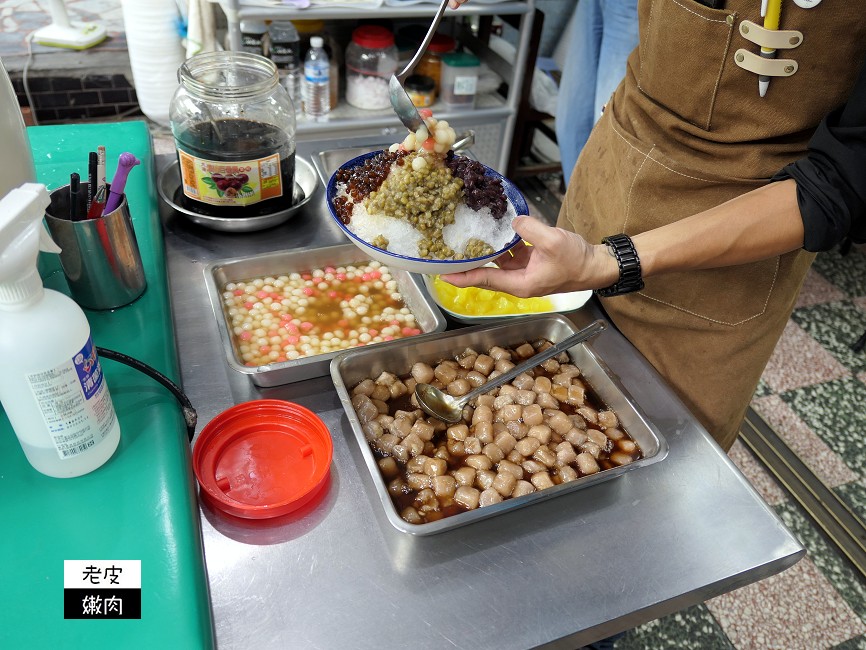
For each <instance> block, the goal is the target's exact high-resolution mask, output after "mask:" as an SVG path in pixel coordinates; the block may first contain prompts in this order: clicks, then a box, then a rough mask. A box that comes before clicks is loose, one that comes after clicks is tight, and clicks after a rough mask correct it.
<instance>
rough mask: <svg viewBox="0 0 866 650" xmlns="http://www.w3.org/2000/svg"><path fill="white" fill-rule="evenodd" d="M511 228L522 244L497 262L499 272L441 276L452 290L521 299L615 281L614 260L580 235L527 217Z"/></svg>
mask: <svg viewBox="0 0 866 650" xmlns="http://www.w3.org/2000/svg"><path fill="white" fill-rule="evenodd" d="M512 227H513V228H514V232H516V233H517V234H518V235H520V237H521V239H522V240H523V241H520V242H518V244H517V245H516V246H514V248H512V249H511V251H509V252H506V253H505V254H503V255H500V256H499V257H498V258H497V259H496V264H497V266H498V267H499V268H491V267H481V268H478V269H473V270H471V271H466V272H465V273H449V274H447V275H442V276H441V278H442V279H443V280H445V281H446V282H449V283H450V284H453V285H454V286H455V287H461V288H462V287H484V288H486V289H493V290H494V291H504V292H505V293H509V294H511V295H512V296H517V297H519V298H528V297H530V296H546V295H549V294H551V293H560V292H565V291H580V290H584V289H600V288H603V287H607V286H610V285H611V284H613V283H614V282H616V281H617V279H618V278H619V267H618V265H617V262H616V259H615V258H614V257H613V256H611V255H610V254H609V253H608V252H607V250H608V249H607V246H606V245H604V244H599V245H597V246H593V245H592V244H590V243H589V242H587V241H586V240H585V239H584V238H583V237H581V236H580V235H576V234H575V233H572V232H568V231H567V230H563V229H561V228H552V227H550V226H547V225H545V224H543V223H541V222H540V221H538V220H537V219H533V218H531V217H522V216H521V217H515V219H514V221H513V222H512ZM524 242H529V243H530V244H531V246H527V245H526V244H525V243H524Z"/></svg>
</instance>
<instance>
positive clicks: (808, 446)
mask: <svg viewBox="0 0 866 650" xmlns="http://www.w3.org/2000/svg"><path fill="white" fill-rule="evenodd" d="M864 296H866V248H862V247H861V248H857V247H855V248H854V249H853V250H852V251H851V252H850V253H849V254H848V255H847V256H844V257H843V256H841V255H840V254H839V253H838V252H837V251H833V252H828V253H822V254H820V255H819V256H818V258H817V260H816V262H815V265H814V267H813V269H812V271H811V272H810V275H809V278H808V280H807V283H806V286H805V287H804V289H803V292H802V294H801V296H800V300H799V302H798V304H797V307H796V309H795V310H794V313H793V315H792V317H791V320H790V321H789V323H788V326H787V327H786V328H785V332H784V335H783V337H782V339H781V340H780V341H779V344H778V346H777V347H776V351H775V353H774V354H773V357H772V358H771V359H770V362H769V364H768V366H767V368H766V371H765V372H764V375H763V378H762V383H761V387H760V389H759V391H758V393H757V394H756V395H755V397H754V399H753V401H752V407H753V408H754V409H755V411H757V412H758V413H759V414H760V415H761V416H762V417H763V418H764V419H765V420H766V421H767V422H768V423H769V424H770V425H771V426H772V427H773V429H774V430H775V431H776V432H777V433H778V434H779V435H780V436H781V437H782V438H783V439H784V440H785V442H786V443H787V444H788V446H789V447H790V448H791V449H793V450H794V451H795V452H796V453H797V454H798V455H799V456H800V457H801V458H802V459H803V460H804V461H805V462H806V464H807V465H808V466H809V467H810V468H811V469H812V471H814V472H815V473H816V474H817V475H818V476H819V477H820V478H821V480H822V481H823V482H824V483H825V484H826V485H827V486H829V487H831V488H832V489H833V490H835V491H836V492H837V494H839V495H840V496H841V498H842V499H843V500H844V501H845V502H846V503H848V505H849V506H850V507H851V509H852V510H853V511H854V512H855V513H857V515H858V516H859V517H860V518H861V519H863V518H866V351H861V352H859V353H857V352H854V351H852V350H851V347H850V346H851V344H852V343H853V342H855V341H856V340H857V339H858V338H859V336H860V335H861V334H862V333H863V332H864V331H866V298H864ZM730 455H731V458H732V460H733V461H734V462H735V463H736V465H737V466H738V467H739V468H740V470H741V471H742V472H743V473H744V474H745V475H746V477H748V479H749V480H750V481H751V482H752V484H753V485H754V486H755V488H756V489H757V490H758V491H759V492H760V493H761V495H762V496H763V497H764V499H766V501H767V502H768V503H769V504H770V505H771V506H772V507H773V508H774V509H775V510H776V512H778V513H779V516H780V517H781V518H782V520H783V521H784V522H785V524H786V525H787V526H788V527H789V528H790V529H791V530H792V531H793V532H794V533H795V534H796V535H797V537H798V538H799V539H800V541H801V542H802V543H803V545H804V546H806V548H807V549H808V554H807V556H806V558H805V559H803V560H802V561H800V562H799V563H798V564H796V565H795V566H794V567H792V568H791V569H789V570H787V571H785V572H783V573H781V574H779V575H777V576H774V577H772V578H769V579H767V580H763V581H761V582H758V583H756V584H753V585H750V586H748V587H745V588H743V589H739V590H737V591H734V592H731V593H728V594H725V595H722V596H719V597H717V598H714V599H712V600H710V601H708V602H707V603H705V604H704V605H701V606H699V607H693V608H691V609H689V610H686V611H684V612H680V613H678V614H676V615H674V616H671V617H668V618H666V619H663V620H661V621H656V622H653V623H650V624H647V625H644V626H642V627H640V628H637V629H636V630H633V631H631V632H629V633H628V634H626V636H625V637H623V638H622V639H620V640H619V641H618V642H617V643H616V645H615V647H616V649H617V650H632V649H635V650H636V649H638V648H640V649H648V648H654V649H655V648H659V649H661V648H684V649H685V648H695V649H700V650H703V649H705V648H736V649H737V650H767V649H770V648H778V649H780V650H793V649H803V650H820V649H823V648H839V649H844V650H854V649H855V648H857V649H860V650H864V649H866V584H864V582H863V581H862V579H860V577H859V574H858V573H856V572H855V571H853V570H852V569H851V568H850V566H849V565H847V564H846V560H845V559H844V558H843V557H841V555H840V554H839V553H838V551H836V550H835V549H834V548H833V547H832V545H831V544H830V543H828V542H827V541H826V540H825V539H824V538H823V537H822V535H821V533H820V532H819V530H818V529H817V528H816V527H815V526H814V524H813V523H812V522H811V521H810V520H809V519H808V517H807V516H806V515H805V514H804V512H803V511H802V510H800V508H799V506H798V505H797V504H796V503H794V502H793V500H792V499H791V498H790V497H789V495H788V494H787V493H786V492H785V490H784V489H782V488H781V487H779V486H778V485H777V484H776V483H775V481H774V479H773V478H772V477H771V476H770V475H769V474H768V473H767V472H766V471H765V470H764V468H763V467H762V466H761V464H760V463H759V462H758V461H756V460H755V459H754V458H753V457H752V455H751V453H750V452H749V451H748V450H747V449H746V447H745V446H744V445H743V444H742V443H740V442H737V443H736V444H735V445H734V448H733V449H732V450H731V454H730ZM731 523H732V525H736V522H731Z"/></svg>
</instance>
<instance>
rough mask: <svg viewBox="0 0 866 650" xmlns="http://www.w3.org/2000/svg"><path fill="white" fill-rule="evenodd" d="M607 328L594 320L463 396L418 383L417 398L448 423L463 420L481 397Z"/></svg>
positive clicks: (602, 322)
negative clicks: (471, 405) (465, 411)
mask: <svg viewBox="0 0 866 650" xmlns="http://www.w3.org/2000/svg"><path fill="white" fill-rule="evenodd" d="M605 327H606V325H605V324H604V321H601V320H597V321H594V322H593V323H591V324H590V325H587V326H586V327H584V328H583V329H582V330H580V331H579V332H576V333H574V334H572V335H571V336H569V337H568V338H566V339H563V340H562V341H560V342H559V343H557V344H556V345H554V346H553V347H549V348H547V349H546V350H544V351H543V352H539V353H538V354H536V355H534V356H532V357H529V358H528V359H526V361H522V362H521V363H518V364H517V365H516V366H514V367H513V368H512V369H511V370H509V371H508V372H504V373H502V374H501V375H499V376H498V377H496V378H495V379H491V380H489V381H487V382H486V383H484V384H482V385H481V386H479V387H478V388H473V389H472V390H471V391H469V392H468V393H466V394H465V395H463V396H462V397H452V396H451V395H448V394H447V393H443V392H442V391H441V390H439V389H438V388H436V387H434V386H431V385H430V384H418V385H416V386H415V398H416V399H417V400H418V404H419V405H420V406H421V408H422V409H424V410H425V411H426V412H427V413H429V414H430V415H432V416H433V417H434V418H439V419H440V420H444V421H445V422H460V420H461V419H462V417H463V407H464V406H466V405H467V404H468V403H469V402H470V401H471V400H473V399H475V398H476V397H478V396H479V395H484V394H485V393H489V392H490V391H491V390H493V389H494V388H496V387H497V386H501V385H502V384H505V383H508V382H509V381H511V380H512V379H514V378H515V377H517V375H519V374H520V373H522V372H526V371H527V370H530V369H532V368H534V367H535V366H537V365H538V364H540V363H542V362H543V361H547V360H548V359H550V358H551V357H555V356H556V355H557V354H559V353H560V352H565V351H566V350H567V349H569V348H570V347H573V346H575V345H577V344H578V343H583V342H584V341H586V340H587V339H589V338H592V337H593V336H595V335H596V334H598V333H599V332H601V331H602V330H604V329H605Z"/></svg>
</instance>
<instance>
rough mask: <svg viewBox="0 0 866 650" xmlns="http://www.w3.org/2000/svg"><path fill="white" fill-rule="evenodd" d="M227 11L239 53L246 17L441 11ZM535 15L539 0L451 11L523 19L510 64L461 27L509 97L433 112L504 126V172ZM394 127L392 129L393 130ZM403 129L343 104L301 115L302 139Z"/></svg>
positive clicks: (432, 7)
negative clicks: (323, 116)
mask: <svg viewBox="0 0 866 650" xmlns="http://www.w3.org/2000/svg"><path fill="white" fill-rule="evenodd" d="M215 4H217V5H218V6H219V7H220V8H221V9H222V11H223V13H225V16H226V22H227V28H228V46H229V47H230V48H231V49H240V44H241V32H240V21H241V19H243V18H258V19H263V20H273V19H284V20H326V21H329V20H330V21H335V20H361V19H363V18H373V17H375V18H432V16H433V15H434V14H435V13H436V10H437V9H438V4H437V3H433V2H430V3H420V4H413V5H407V6H398V7H394V6H390V5H385V4H383V5H381V6H380V7H377V8H376V9H374V10H370V9H361V8H358V7H354V8H349V7H317V6H313V7H308V8H306V9H297V8H295V7H287V6H279V5H277V6H273V7H258V6H255V7H254V6H242V5H241V4H240V1H239V0H217V1H216V2H215ZM534 13H535V4H534V0H507V1H504V2H498V3H482V2H470V3H468V4H465V5H462V6H461V7H460V9H458V10H456V11H452V10H446V13H445V18H451V19H458V18H465V17H470V16H485V17H490V16H496V15H502V16H511V17H516V18H515V20H518V18H519V20H518V25H519V26H518V41H519V42H518V45H517V49H516V52H515V56H514V60H513V61H506V60H504V59H503V58H502V57H500V56H499V55H497V54H496V53H494V52H493V51H492V50H490V49H489V48H488V47H487V45H486V43H482V42H481V41H479V40H478V39H477V38H474V37H473V36H472V35H471V32H470V30H469V29H468V26H467V25H465V24H464V25H462V30H460V34H461V35H460V38H461V40H463V42H464V43H467V44H469V45H470V46H471V48H472V51H473V52H474V53H476V54H477V55H478V56H479V57H480V58H481V59H482V61H484V62H485V63H487V64H488V65H489V66H490V67H491V68H492V69H493V70H494V71H496V72H497V74H499V75H500V76H501V77H502V78H503V79H504V80H505V82H506V84H507V85H508V96H507V97H505V98H502V97H500V96H499V95H496V94H484V95H479V96H478V98H477V100H476V106H475V108H474V109H472V110H467V111H459V112H452V111H449V110H447V109H445V107H444V105H442V104H440V103H439V102H437V103H436V104H434V105H433V106H432V107H431V108H432V110H433V113H434V114H435V115H436V117H437V118H439V119H446V120H448V121H449V122H451V121H453V122H455V123H456V124H461V123H462V125H463V126H466V125H478V124H487V125H491V124H501V126H502V130H501V139H499V138H497V139H498V142H497V143H496V145H497V146H498V153H497V155H496V156H495V158H496V161H495V164H494V166H496V167H497V168H498V169H499V170H500V171H503V172H504V171H505V169H506V167H507V165H508V161H509V154H510V147H511V142H512V140H513V134H514V129H515V127H516V117H517V114H518V107H519V103H520V97H521V92H522V85H523V81H524V73H523V70H524V69H525V68H526V63H527V56H528V51H529V39H530V34H531V31H532V22H533V17H534ZM392 129H393V131H392ZM401 129H402V127H401V125H400V124H399V122H398V121H397V120H396V117H395V115H394V113H393V111H391V110H390V109H383V110H381V111H365V110H362V109H356V108H354V107H352V106H349V105H348V104H347V103H346V102H341V103H340V104H339V105H338V106H337V108H336V109H334V110H333V111H332V112H331V113H330V115H329V119H328V121H326V122H309V121H307V120H306V119H305V118H304V116H303V115H298V128H297V136H298V139H302V140H310V139H313V138H315V137H320V138H321V139H322V140H330V139H333V138H335V137H345V136H346V135H348V134H352V133H356V132H361V131H365V132H367V133H370V132H372V131H378V132H379V133H382V134H389V133H392V132H393V133H395V134H396V133H397V132H398V131H399V130H401Z"/></svg>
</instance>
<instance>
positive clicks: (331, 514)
mask: <svg viewBox="0 0 866 650" xmlns="http://www.w3.org/2000/svg"><path fill="white" fill-rule="evenodd" d="M384 142H385V143H387V142H388V139H385V140H384ZM359 144H361V143H360V142H358V141H357V140H355V141H352V140H346V141H345V142H343V143H340V144H339V145H338V146H346V147H349V146H357V145H359ZM315 153H316V149H315V148H314V145H312V144H310V143H302V144H300V145H299V154H300V155H303V156H305V157H307V158H308V159H312V158H313V156H314V154H315ZM166 162H168V158H167V157H165V156H163V157H162V160H160V161H158V164H159V163H161V164H165V163H166ZM317 193H318V196H316V197H314V200H313V201H311V203H310V206H308V207H307V209H306V211H305V212H304V213H302V214H300V215H299V216H298V217H296V218H295V219H293V220H292V221H289V222H288V223H287V224H285V225H284V226H281V227H278V228H275V229H273V230H267V231H263V232H260V233H250V234H232V235H228V234H223V233H218V232H213V231H209V230H205V229H203V228H201V227H199V226H196V225H193V224H190V223H188V222H187V221H185V220H184V218H183V217H182V216H181V215H178V214H169V213H168V210H166V209H165V206H163V208H162V216H163V226H164V232H165V244H166V251H167V258H168V265H169V278H170V283H171V294H172V304H173V309H174V317H175V323H176V328H177V347H178V351H179V356H180V365H181V370H182V376H183V385H184V389H185V390H186V392H187V394H188V395H189V397H190V399H191V400H192V403H193V404H194V405H195V407H196V409H197V410H198V414H199V423H200V425H199V428H201V426H202V425H203V424H205V423H206V422H208V421H209V420H210V419H211V418H212V417H214V416H215V415H216V414H217V413H219V412H220V411H222V410H223V409H225V408H228V407H229V406H231V405H233V404H236V403H238V402H243V401H247V400H250V399H257V398H260V397H269V398H279V399H286V400H290V401H294V402H297V403H299V404H302V405H304V406H306V407H307V408H310V409H312V410H313V411H315V412H316V413H318V415H319V416H320V417H321V418H322V419H323V420H324V422H325V424H326V425H327V426H328V428H329V430H330V431H331V435H332V437H333V441H334V460H333V465H332V468H331V483H330V486H329V487H328V489H327V491H326V492H325V493H324V494H323V496H322V497H321V498H320V499H318V500H317V502H316V503H314V504H313V505H312V506H311V507H308V508H306V509H305V510H304V511H303V512H299V513H297V515H295V516H289V519H288V520H281V521H276V522H250V523H246V522H242V521H237V520H233V521H229V520H228V519H227V518H225V517H224V516H221V515H220V514H219V513H215V512H213V511H211V510H208V509H207V508H206V507H203V508H202V529H203V535H204V547H205V555H206V561H207V571H208V577H209V582H210V593H211V599H212V603H213V614H214V620H215V626H216V639H217V643H218V646H219V647H220V648H221V649H223V650H229V649H232V650H233V649H235V648H243V649H246V648H257V649H264V648H281V649H283V648H340V649H345V648H352V649H361V648H371V649H376V650H380V649H381V648H404V647H411V648H413V649H415V650H422V649H425V648H437V649H438V648H472V649H473V650H475V649H482V648H497V649H500V648H503V649H504V648H532V647H536V646H544V645H549V646H550V647H556V648H575V647H578V646H580V645H583V644H585V643H589V642H592V641H594V640H597V639H599V638H602V637H605V636H608V635H610V634H612V633H615V632H618V631H621V630H625V629H628V628H631V627H634V626H636V625H639V624H641V623H644V622H646V621H650V620H653V619H655V618H658V617H660V616H664V615H666V614H670V613H673V612H676V611H679V610H680V609H683V608H685V607H687V606H690V605H693V604H696V603H700V602H703V601H704V600H706V599H708V598H711V597H713V596H716V595H718V594H721V593H724V592H727V591H730V590H732V589H736V588H738V587H742V586H744V585H746V584H749V583H751V582H754V581H756V580H760V579H762V578H765V577H767V576H770V575H772V574H775V573H778V572H779V571H782V570H783V569H785V568H787V567H789V566H791V565H793V564H794V563H795V562H796V561H797V560H798V559H799V558H800V557H801V556H802V555H803V554H804V553H805V551H804V549H803V547H802V546H801V545H800V544H799V543H798V542H797V540H796V539H795V538H794V537H793V535H792V534H791V533H790V532H789V531H788V530H787V529H786V528H785V527H784V526H783V525H782V523H781V521H780V520H779V519H778V518H777V516H776V515H775V513H774V512H773V510H772V509H770V508H769V507H768V506H767V505H766V504H765V503H764V502H763V500H762V499H761V498H760V497H759V496H758V494H757V493H756V492H755V491H754V490H753V489H752V487H751V486H750V485H749V484H748V482H747V481H746V480H745V479H744V477H743V476H742V475H741V474H740V472H739V471H738V470H737V469H736V468H735V467H734V465H733V464H732V463H731V462H730V461H729V460H728V458H727V456H726V455H725V454H724V453H722V452H721V451H720V450H719V448H718V447H717V446H716V445H715V443H713V442H712V440H711V439H710V438H709V436H708V435H707V434H706V432H705V431H704V430H703V429H702V428H701V427H700V426H699V425H698V424H697V423H696V421H695V420H694V418H693V417H692V416H691V415H690V414H689V413H688V411H687V410H686V409H685V407H684V406H683V405H682V404H681V402H680V401H679V400H678V399H677V398H676V397H675V396H674V395H673V394H672V393H671V391H670V390H669V389H668V388H666V386H665V385H664V384H663V382H662V381H661V380H660V378H659V377H658V375H657V374H656V372H655V371H654V370H653V368H652V367H651V366H650V365H649V364H648V363H647V362H646V361H645V360H644V359H643V357H642V356H641V355H640V354H638V353H637V351H636V350H635V349H634V348H633V347H632V346H631V345H630V344H629V343H628V341H626V340H625V339H624V338H623V337H622V336H621V335H619V334H618V333H617V332H616V330H615V329H613V328H609V330H607V331H606V332H604V333H603V334H602V335H600V336H599V337H597V340H596V341H595V342H594V343H593V348H594V350H595V351H596V352H597V353H599V354H600V355H601V356H602V357H603V358H604V360H605V361H606V362H607V364H608V365H609V366H610V368H611V369H612V370H613V372H614V373H616V374H618V375H619V376H620V378H621V381H622V383H623V384H624V385H625V387H626V389H627V390H628V391H630V393H631V394H632V396H633V397H634V398H635V400H636V401H637V402H638V403H639V404H640V405H641V406H642V407H643V409H644V410H645V411H646V413H647V415H648V416H649V418H650V419H651V420H652V421H653V422H654V423H655V424H656V426H657V427H658V428H659V429H660V431H661V432H662V433H663V435H664V436H665V438H666V439H667V442H668V444H669V446H670V452H669V454H668V456H667V458H666V459H665V460H663V461H662V462H660V463H657V464H655V465H653V466H651V467H647V468H644V469H642V470H641V471H639V472H631V473H628V474H625V475H623V476H621V477H618V478H616V479H614V480H612V481H608V482H606V483H602V484H599V485H597V486H594V487H592V488H590V489H587V490H583V491H578V492H576V493H573V494H569V495H564V496H560V497H557V498H555V499H551V500H549V501H546V502H543V503H538V504H535V505H533V506H531V507H529V508H524V509H521V510H516V511H513V512H510V513H507V514H503V515H501V516H498V517H494V518H492V519H489V520H486V521H481V522H477V523H474V524H472V525H470V526H466V527H463V528H458V529H456V530H453V531H450V532H446V533H442V534H440V535H435V536H432V537H414V536H410V535H406V534H404V533H401V532H398V531H397V530H396V529H394V528H393V527H392V526H391V524H389V523H388V521H387V519H386V517H385V514H384V512H383V510H382V507H381V504H380V503H379V501H378V498H377V496H376V492H375V491H374V487H373V484H372V482H371V479H370V475H369V472H367V471H366V469H365V467H364V462H363V459H362V456H361V453H360V451H359V449H358V447H357V443H356V441H355V439H354V437H353V435H352V432H351V431H350V429H349V426H348V421H347V419H346V417H345V415H344V414H343V411H342V409H341V407H340V404H339V402H338V399H337V394H336V392H335V391H334V388H333V385H332V383H331V380H330V378H328V377H322V378H320V379H313V380H307V381H304V382H300V383H296V384H290V385H287V386H282V387H275V388H267V389H259V388H257V387H255V386H254V385H253V384H252V382H250V381H249V379H248V378H247V377H245V376H242V375H240V374H238V373H235V372H233V371H231V369H230V368H229V367H228V365H227V363H226V360H225V356H224V354H223V349H222V346H221V344H220V339H219V335H218V331H217V325H216V321H215V319H214V317H213V313H212V311H211V306H210V303H209V300H208V296H207V292H206V288H205V277H204V271H203V269H204V267H205V265H206V264H207V263H209V262H211V261H214V260H219V259H225V258H231V257H238V256H242V255H246V254H257V253H262V252H268V251H275V250H280V249H287V248H305V247H318V246H323V245H328V244H334V243H340V242H341V241H342V235H341V233H340V231H339V230H338V229H337V228H336V226H334V225H332V224H331V220H330V217H329V216H328V213H327V209H326V208H325V205H324V203H323V199H322V196H323V192H322V188H321V186H320V187H319V189H318V190H317ZM600 315H601V314H600V312H599V311H598V310H597V308H595V307H593V306H592V305H591V304H590V306H588V307H585V308H584V309H582V310H580V311H578V312H575V313H574V314H572V315H571V317H572V318H573V320H574V321H575V322H576V323H577V324H578V325H580V326H583V325H586V324H588V323H589V322H590V321H591V320H593V319H594V318H597V317H599V316H600Z"/></svg>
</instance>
